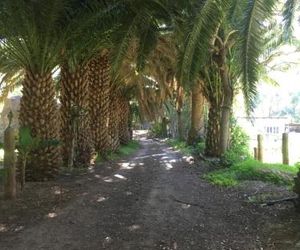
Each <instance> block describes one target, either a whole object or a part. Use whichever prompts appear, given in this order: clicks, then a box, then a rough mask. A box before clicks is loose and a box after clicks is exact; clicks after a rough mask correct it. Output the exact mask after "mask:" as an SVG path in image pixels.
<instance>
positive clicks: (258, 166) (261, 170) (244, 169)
mask: <svg viewBox="0 0 300 250" xmlns="http://www.w3.org/2000/svg"><path fill="white" fill-rule="evenodd" d="M298 171H299V167H297V166H287V165H283V164H267V163H261V162H258V161H256V160H253V159H248V160H245V161H243V162H240V163H238V164H235V165H233V166H232V167H230V168H226V169H222V170H217V171H214V172H211V173H209V174H206V175H205V176H204V178H205V179H207V180H209V181H210V182H211V183H213V184H216V185H219V186H226V187H230V186H236V185H238V184H239V183H240V182H242V181H247V180H250V181H251V180H253V181H263V182H270V183H274V184H276V185H284V186H293V184H294V180H293V177H294V176H296V175H297V173H298Z"/></svg>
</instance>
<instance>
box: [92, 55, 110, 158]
mask: <svg viewBox="0 0 300 250" xmlns="http://www.w3.org/2000/svg"><path fill="white" fill-rule="evenodd" d="M89 66H90V75H89V77H90V83H91V85H90V112H91V120H92V121H93V122H92V124H91V130H92V138H93V142H94V146H95V150H96V152H98V153H101V154H102V155H105V154H106V153H107V151H108V149H109V133H108V120H109V104H110V85H111V79H110V63H109V55H108V52H103V53H102V54H99V55H97V56H96V57H95V58H93V60H91V61H90V64H89Z"/></svg>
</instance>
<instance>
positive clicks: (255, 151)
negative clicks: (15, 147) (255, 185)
mask: <svg viewBox="0 0 300 250" xmlns="http://www.w3.org/2000/svg"><path fill="white" fill-rule="evenodd" d="M257 154H258V152H257V147H255V148H254V159H255V160H257V159H258V155H257Z"/></svg>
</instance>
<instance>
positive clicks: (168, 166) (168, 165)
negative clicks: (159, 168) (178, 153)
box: [165, 162, 173, 170]
mask: <svg viewBox="0 0 300 250" xmlns="http://www.w3.org/2000/svg"><path fill="white" fill-rule="evenodd" d="M165 165H166V166H165V168H166V170H171V169H172V168H173V166H172V164H171V163H168V162H167V163H165Z"/></svg>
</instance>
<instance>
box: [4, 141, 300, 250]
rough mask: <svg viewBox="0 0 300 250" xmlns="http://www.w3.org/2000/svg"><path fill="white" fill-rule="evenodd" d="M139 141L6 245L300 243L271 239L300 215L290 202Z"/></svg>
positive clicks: (118, 247)
mask: <svg viewBox="0 0 300 250" xmlns="http://www.w3.org/2000/svg"><path fill="white" fill-rule="evenodd" d="M141 144H142V148H141V149H140V150H139V151H138V152H137V154H136V155H134V156H132V157H130V158H129V159H127V160H123V161H120V162H117V163H114V164H105V165H104V166H102V167H98V168H96V169H94V170H91V173H90V174H88V175H86V176H84V177H82V178H79V179H77V180H76V183H77V185H78V186H79V188H78V190H77V192H78V193H77V195H76V198H74V199H72V200H71V202H70V203H69V204H68V205H67V206H66V207H65V208H63V209H60V210H56V211H55V212H52V213H49V214H48V217H46V218H44V219H43V220H40V221H39V222H38V223H34V224H30V225H29V226H28V227H24V228H23V229H22V230H20V231H19V232H15V233H7V234H5V235H2V236H1V234H0V249H22V250H24V249H30V250H32V249H51V250H53V249H115V250H125V249H133V250H135V249H141V250H143V249H174V250H175V249H180V250H187V249H214V250H215V249H226V250H227V249H228V250H229V249H247V250H248V249H249V250H250V249H300V243H299V245H298V246H297V244H298V242H296V241H289V242H283V243H282V242H276V239H275V241H273V239H269V238H270V235H271V233H272V232H271V231H270V230H273V228H274V227H273V226H274V225H277V229H275V230H282V228H280V225H281V226H282V227H284V226H286V225H287V224H288V223H291V220H298V222H300V218H299V217H297V215H296V214H294V213H293V212H292V209H290V208H288V209H286V208H285V210H284V211H283V210H281V209H280V208H275V210H274V208H272V210H271V209H269V208H260V207H258V206H257V205H253V204H251V203H248V202H245V197H243V195H244V194H243V192H241V191H240V190H235V189H232V190H228V189H221V188H218V187H214V186H212V185H210V184H209V183H207V182H206V181H204V180H202V179H201V178H200V175H201V173H202V172H203V171H204V170H203V169H205V168H204V167H203V168H202V167H201V166H196V165H194V164H191V163H190V162H188V159H185V158H184V157H182V155H181V154H179V153H176V152H174V151H172V150H171V149H170V148H168V146H166V145H164V144H162V143H159V142H155V141H152V140H142V141H141ZM278 221H280V223H281V224H280V225H278ZM298 222H297V223H296V224H297V225H300V223H298ZM294 224H295V223H294ZM294 231H295V230H294ZM294 231H293V232H292V233H296V234H297V233H299V232H300V230H299V231H298V232H297V231H296V232H294ZM298 236H299V241H300V234H298ZM298 236H296V237H298ZM293 237H294V236H293ZM294 238H295V237H294ZM279 241H280V240H279ZM266 244H267V247H265V246H266ZM286 244H289V245H288V246H289V248H286V247H287V245H286ZM262 247H264V248H262ZM281 247H282V248H281ZM298 247H299V248H298Z"/></svg>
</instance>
